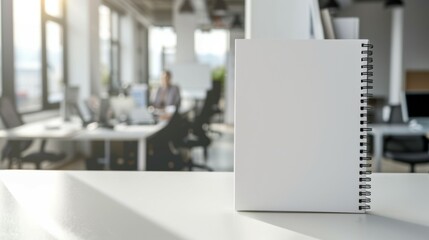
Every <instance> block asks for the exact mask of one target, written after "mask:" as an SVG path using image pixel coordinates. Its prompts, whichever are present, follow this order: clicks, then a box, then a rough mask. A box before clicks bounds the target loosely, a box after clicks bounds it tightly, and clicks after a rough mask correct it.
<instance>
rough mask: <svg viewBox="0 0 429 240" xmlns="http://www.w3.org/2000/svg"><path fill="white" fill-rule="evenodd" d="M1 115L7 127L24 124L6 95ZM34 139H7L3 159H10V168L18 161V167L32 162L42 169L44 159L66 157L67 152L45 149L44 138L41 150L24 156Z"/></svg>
mask: <svg viewBox="0 0 429 240" xmlns="http://www.w3.org/2000/svg"><path fill="white" fill-rule="evenodd" d="M0 117H1V119H2V121H3V125H4V127H5V128H6V129H11V128H15V127H19V126H21V125H23V124H24V122H23V121H22V119H21V116H20V115H19V113H18V112H17V110H16V108H15V107H14V106H13V104H12V102H11V101H10V99H8V98H6V97H2V98H0ZM32 143H33V141H31V140H12V141H7V142H6V145H5V147H4V148H3V151H2V155H1V161H2V162H3V161H4V160H5V159H8V160H9V166H8V167H9V168H12V164H13V162H17V163H18V168H22V163H24V162H31V163H34V164H35V165H36V169H41V164H42V162H43V161H52V162H54V161H59V160H61V159H63V158H64V157H65V154H62V153H61V154H56V153H50V152H46V151H45V146H46V140H42V142H41V145H40V150H39V152H37V153H31V154H28V155H26V156H22V153H23V152H24V151H25V150H27V149H29V148H30V146H31V145H32Z"/></svg>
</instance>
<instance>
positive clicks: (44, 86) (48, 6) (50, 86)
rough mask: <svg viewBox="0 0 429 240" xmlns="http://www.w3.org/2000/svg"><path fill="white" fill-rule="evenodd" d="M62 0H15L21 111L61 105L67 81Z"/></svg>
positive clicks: (16, 78)
mask: <svg viewBox="0 0 429 240" xmlns="http://www.w3.org/2000/svg"><path fill="white" fill-rule="evenodd" d="M64 25H65V24H64V2H63V0H32V1H28V0H14V51H15V96H16V103H17V107H18V110H19V111H20V112H30V111H38V110H42V109H46V108H51V107H56V106H58V102H60V101H61V100H62V98H63V95H62V94H63V91H62V86H63V84H65V64H64V59H65V57H64V53H65V52H64V49H65V46H64V39H65V35H64V34H65V33H64Z"/></svg>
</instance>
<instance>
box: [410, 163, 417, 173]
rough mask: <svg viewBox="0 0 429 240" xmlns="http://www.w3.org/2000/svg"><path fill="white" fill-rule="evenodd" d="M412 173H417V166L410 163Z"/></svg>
mask: <svg viewBox="0 0 429 240" xmlns="http://www.w3.org/2000/svg"><path fill="white" fill-rule="evenodd" d="M410 172H412V173H415V172H416V164H414V163H410Z"/></svg>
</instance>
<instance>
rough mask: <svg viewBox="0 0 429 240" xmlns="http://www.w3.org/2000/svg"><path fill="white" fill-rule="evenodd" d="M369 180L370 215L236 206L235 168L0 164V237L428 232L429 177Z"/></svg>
mask: <svg viewBox="0 0 429 240" xmlns="http://www.w3.org/2000/svg"><path fill="white" fill-rule="evenodd" d="M372 185H373V191H372V193H373V196H372V200H373V203H372V204H371V205H372V208H373V210H372V211H371V212H370V213H369V214H327V213H273V212H271V213H268V212H265V213H264V212H236V211H235V210H234V206H233V173H207V172H195V173H192V172H191V173H189V172H84V171H69V172H64V171H25V170H21V171H17V170H14V171H10V170H6V171H0V211H1V213H2V214H0V239H65V240H67V239H102V240H108V239H115V240H116V239H157V240H162V239H169V240H170V239H173V240H175V239H190V240H193V239H195V240H197V239H198V240H199V239H204V240H211V239H213V240H218V239H222V240H240V239H243V240H252V239H258V240H259V239H267V240H271V239H273V240H277V239H279V240H280V239H333V240H335V239H341V240H344V239H347V240H353V239H359V240H360V239H366V240H370V239H377V240H378V239H389V240H392V239H393V240H394V239H413V240H416V239H417V240H418V239H428V236H429V214H428V213H429V204H428V202H429V188H428V185H429V175H428V174H386V173H385V174H373V184H372ZM338 201H341V199H339V200H338Z"/></svg>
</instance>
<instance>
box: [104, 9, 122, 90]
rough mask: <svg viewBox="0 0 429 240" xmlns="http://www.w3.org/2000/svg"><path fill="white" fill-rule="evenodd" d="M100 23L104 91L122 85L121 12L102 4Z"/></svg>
mask: <svg viewBox="0 0 429 240" xmlns="http://www.w3.org/2000/svg"><path fill="white" fill-rule="evenodd" d="M99 21H100V22H99V23H100V30H99V34H100V70H101V73H100V74H101V86H102V88H103V90H104V91H108V90H116V89H118V88H119V87H120V85H121V81H120V61H119V60H120V51H121V48H120V41H119V32H120V28H119V27H120V23H119V21H120V14H119V12H117V11H115V10H114V9H113V8H110V7H108V6H106V5H101V6H100V8H99Z"/></svg>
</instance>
